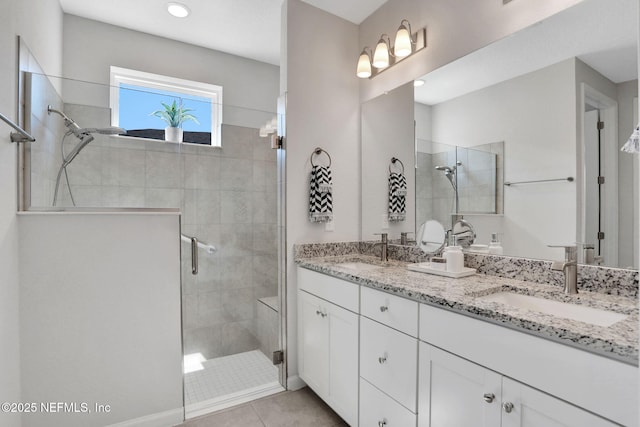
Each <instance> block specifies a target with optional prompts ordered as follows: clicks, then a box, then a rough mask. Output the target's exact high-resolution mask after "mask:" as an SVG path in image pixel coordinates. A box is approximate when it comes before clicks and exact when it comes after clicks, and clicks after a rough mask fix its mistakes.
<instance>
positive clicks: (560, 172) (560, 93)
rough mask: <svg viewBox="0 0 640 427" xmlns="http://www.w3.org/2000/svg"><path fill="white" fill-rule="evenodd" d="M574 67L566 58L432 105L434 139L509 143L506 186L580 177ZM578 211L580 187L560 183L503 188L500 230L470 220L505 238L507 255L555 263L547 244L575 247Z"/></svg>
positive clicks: (488, 220) (490, 221) (489, 220)
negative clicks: (578, 189) (507, 182)
mask: <svg viewBox="0 0 640 427" xmlns="http://www.w3.org/2000/svg"><path fill="white" fill-rule="evenodd" d="M574 64H575V61H574V60H573V59H570V60H567V61H563V62H561V63H559V64H556V65H553V66H550V67H547V68H544V69H542V70H539V71H536V72H533V73H529V74H526V75H524V76H521V77H517V78H515V79H512V80H509V81H506V82H503V83H500V84H497V85H494V86H491V87H489V88H486V89H482V90H479V91H477V92H473V93H470V94H468V95H465V96H461V97H459V98H456V99H453V100H451V101H447V102H443V103H441V104H438V105H435V106H433V107H432V111H433V117H432V126H433V140H434V141H436V142H440V143H452V144H456V145H461V146H465V145H466V146H473V145H479V144H485V143H489V142H495V141H504V142H505V148H504V150H505V164H504V174H505V177H504V179H505V181H512V182H515V181H527V180H538V179H550V178H560V177H567V176H573V177H575V176H576V160H575V159H576V126H575V123H576V105H575V96H576V93H575V90H576V89H575V83H574V82H575V71H574V70H575V65H574ZM575 212H576V183H575V182H573V183H568V182H560V183H553V184H544V185H521V186H512V187H508V188H505V191H504V217H503V218H502V221H501V222H502V224H501V229H495V228H496V227H497V226H500V224H496V218H494V217H490V216H487V217H483V216H475V215H474V216H473V218H472V219H470V220H471V222H472V223H473V225H474V226H475V227H476V228H477V229H478V231H479V234H480V235H481V236H487V237H488V236H489V234H490V233H491V232H496V231H497V232H499V233H502V234H503V235H502V244H503V247H504V250H505V253H506V254H510V255H520V256H527V257H532V258H542V259H555V258H561V257H562V255H563V254H562V252H560V251H559V250H558V249H550V248H547V245H548V244H572V243H573V242H575V230H576V216H575ZM488 227H491V228H492V229H491V230H484V228H488ZM479 243H488V242H486V241H485V242H479Z"/></svg>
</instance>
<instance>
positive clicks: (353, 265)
mask: <svg viewBox="0 0 640 427" xmlns="http://www.w3.org/2000/svg"><path fill="white" fill-rule="evenodd" d="M336 267H342V268H348V269H350V270H357V271H368V270H376V269H378V268H384V267H383V266H382V265H375V264H367V263H366V262H359V261H354V262H342V263H340V264H336Z"/></svg>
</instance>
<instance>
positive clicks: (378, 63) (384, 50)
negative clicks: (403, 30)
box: [371, 34, 391, 69]
mask: <svg viewBox="0 0 640 427" xmlns="http://www.w3.org/2000/svg"><path fill="white" fill-rule="evenodd" d="M385 37H386V38H387V40H388V41H387V40H385V39H384V38H385ZM390 43H391V41H390V40H389V36H388V35H386V34H383V35H381V36H380V40H378V44H377V45H376V50H375V51H374V52H373V62H372V63H371V65H373V66H374V67H376V68H378V69H382V68H387V67H388V66H389V54H390V52H389V44H390Z"/></svg>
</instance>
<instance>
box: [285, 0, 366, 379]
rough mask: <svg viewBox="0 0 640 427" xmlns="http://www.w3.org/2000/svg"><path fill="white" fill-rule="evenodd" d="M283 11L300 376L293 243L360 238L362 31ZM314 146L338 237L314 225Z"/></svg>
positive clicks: (291, 350)
mask: <svg viewBox="0 0 640 427" xmlns="http://www.w3.org/2000/svg"><path fill="white" fill-rule="evenodd" d="M284 8H285V14H286V16H285V19H283V23H284V24H285V26H286V27H287V28H286V34H288V37H287V40H286V46H285V50H286V53H285V58H286V62H285V63H284V64H285V65H284V66H283V68H285V70H284V71H283V72H285V73H286V76H287V78H286V80H285V81H284V82H283V87H282V88H281V89H282V90H283V92H285V91H286V92H287V140H286V145H285V150H286V159H287V161H286V200H287V208H286V215H287V257H288V262H287V264H288V267H287V269H288V270H287V305H288V307H289V311H288V321H287V324H288V330H287V337H288V362H289V367H288V368H289V377H292V376H295V375H297V360H296V357H297V356H296V354H297V352H296V340H295V337H296V334H297V327H296V322H297V320H296V319H297V317H296V309H295V307H297V304H296V290H297V283H296V274H295V273H296V271H295V264H294V262H293V251H292V248H293V244H294V243H309V242H334V241H353V240H358V239H359V237H360V133H359V132H360V125H359V123H360V103H359V100H358V78H357V77H356V76H355V73H354V72H353V67H354V66H355V60H356V59H357V57H358V53H359V51H358V46H357V39H358V27H357V26H356V25H355V24H352V23H350V22H347V21H345V20H342V19H340V18H337V17H336V16H333V15H330V14H328V13H326V12H323V11H321V10H319V9H317V8H314V7H312V6H310V5H308V4H306V3H302V2H301V1H300V0H287V1H286V2H285V5H284ZM315 147H322V148H323V149H325V150H327V151H328V152H329V153H330V155H331V158H332V164H331V170H332V174H333V214H334V225H335V231H333V232H327V231H325V226H324V224H316V223H310V222H309V219H308V209H309V173H310V172H311V163H310V160H309V157H310V155H311V153H312V151H313V150H314V148H315Z"/></svg>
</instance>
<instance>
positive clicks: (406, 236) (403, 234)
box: [400, 231, 413, 246]
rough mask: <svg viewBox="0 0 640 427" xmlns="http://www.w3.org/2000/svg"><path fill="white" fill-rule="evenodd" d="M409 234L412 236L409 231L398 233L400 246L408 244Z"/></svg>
mask: <svg viewBox="0 0 640 427" xmlns="http://www.w3.org/2000/svg"><path fill="white" fill-rule="evenodd" d="M409 234H413V232H411V231H403V232H401V233H400V244H401V245H402V246H407V245H408V244H409Z"/></svg>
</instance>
